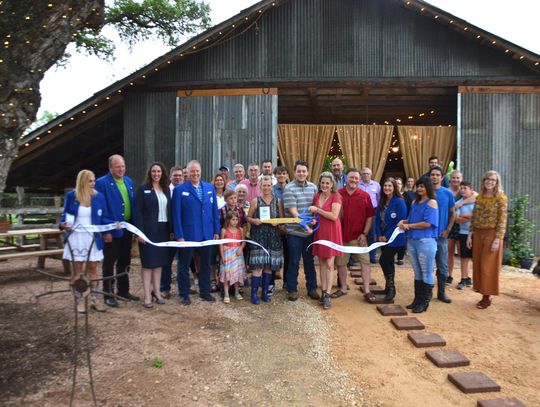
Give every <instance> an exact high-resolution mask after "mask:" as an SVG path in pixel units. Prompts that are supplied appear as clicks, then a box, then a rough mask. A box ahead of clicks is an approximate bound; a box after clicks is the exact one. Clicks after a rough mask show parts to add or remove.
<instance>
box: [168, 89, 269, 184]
mask: <svg viewBox="0 0 540 407" xmlns="http://www.w3.org/2000/svg"><path fill="white" fill-rule="evenodd" d="M176 120H177V131H176V144H175V145H176V153H175V157H176V162H177V163H178V164H179V165H185V164H187V163H188V162H189V161H190V160H193V159H196V160H199V161H200V162H201V166H202V171H203V178H204V179H211V178H212V177H213V176H214V175H215V174H216V172H217V169H218V168H219V167H220V166H221V165H223V164H224V165H227V166H228V167H229V168H230V169H231V172H232V166H233V165H234V164H236V163H242V164H244V165H247V164H249V163H251V162H255V163H260V162H261V161H262V160H264V159H271V160H273V162H274V165H275V164H276V159H277V95H258V96H194V97H182V98H178V99H177V114H176ZM246 170H247V168H246Z"/></svg>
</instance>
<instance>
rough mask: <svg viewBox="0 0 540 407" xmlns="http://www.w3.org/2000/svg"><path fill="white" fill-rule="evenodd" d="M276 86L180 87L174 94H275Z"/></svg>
mask: <svg viewBox="0 0 540 407" xmlns="http://www.w3.org/2000/svg"><path fill="white" fill-rule="evenodd" d="M277 93H278V90H277V88H246V89H242V88H239V89H195V90H193V89H180V90H178V91H177V92H176V96H178V97H180V98H187V97H191V96H252V95H277Z"/></svg>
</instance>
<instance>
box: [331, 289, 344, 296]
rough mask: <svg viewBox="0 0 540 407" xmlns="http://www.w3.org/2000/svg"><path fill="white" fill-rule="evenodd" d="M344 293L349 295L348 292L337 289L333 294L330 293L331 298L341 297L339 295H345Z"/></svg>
mask: <svg viewBox="0 0 540 407" xmlns="http://www.w3.org/2000/svg"><path fill="white" fill-rule="evenodd" d="M344 295H347V293H346V292H343V291H341V290H337V291H334V292H333V293H332V294H330V297H331V298H339V297H343V296H344Z"/></svg>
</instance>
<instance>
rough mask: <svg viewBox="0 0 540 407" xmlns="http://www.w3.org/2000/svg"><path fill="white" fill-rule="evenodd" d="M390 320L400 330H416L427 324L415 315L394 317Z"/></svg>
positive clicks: (423, 327)
mask: <svg viewBox="0 0 540 407" xmlns="http://www.w3.org/2000/svg"><path fill="white" fill-rule="evenodd" d="M390 322H392V324H394V326H395V327H396V329H397V330H399V331H414V330H417V329H425V328H426V326H425V325H424V324H423V323H422V322H420V321H419V320H418V319H417V318H415V317H403V318H392V319H390Z"/></svg>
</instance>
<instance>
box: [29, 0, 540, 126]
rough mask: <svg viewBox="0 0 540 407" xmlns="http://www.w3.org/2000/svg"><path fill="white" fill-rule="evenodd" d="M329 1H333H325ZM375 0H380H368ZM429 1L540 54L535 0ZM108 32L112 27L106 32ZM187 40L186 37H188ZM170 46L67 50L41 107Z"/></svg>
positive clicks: (234, 5)
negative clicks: (109, 54)
mask: <svg viewBox="0 0 540 407" xmlns="http://www.w3.org/2000/svg"><path fill="white" fill-rule="evenodd" d="M206 1H207V3H209V4H210V7H211V9H212V12H211V14H210V17H211V18H212V25H216V24H219V23H220V22H222V21H224V20H226V19H228V18H230V17H232V16H234V15H235V14H238V13H239V12H240V11H242V10H243V9H245V8H247V7H250V6H251V5H253V4H255V3H256V0H206ZM328 1H332V0H328ZM372 1H379V0H372ZM428 3H431V4H433V5H434V6H436V7H439V8H440V9H443V10H445V11H447V12H449V13H451V14H454V15H455V16H457V17H459V18H461V19H464V20H466V21H468V22H469V23H471V24H474V25H476V26H478V27H480V28H483V29H484V30H487V31H489V32H491V33H493V34H496V35H498V36H500V37H502V38H504V39H506V40H508V41H510V42H513V43H514V44H517V45H520V46H522V47H523V48H526V49H528V50H529V51H532V52H535V53H537V54H540V24H538V16H539V15H540V1H539V0H512V1H508V0H430V1H428ZM108 33H110V34H111V35H110V36H111V37H113V36H114V32H113V31H112V30H111V31H108ZM186 39H187V38H186ZM169 49H170V48H168V47H165V46H164V45H161V44H159V43H156V42H146V43H140V44H137V45H135V46H134V48H133V49H131V50H130V49H129V48H128V47H127V46H124V45H123V44H121V43H119V44H118V45H117V52H116V59H115V61H114V62H112V63H110V62H105V61H101V60H100V59H99V58H97V57H94V56H86V55H84V54H78V53H76V51H75V49H74V47H72V46H69V47H68V51H69V52H70V53H71V54H72V55H73V56H72V58H71V59H70V60H69V64H68V65H67V67H65V68H64V67H54V66H53V67H52V68H51V69H49V70H48V71H47V72H46V74H45V77H44V79H43V81H42V82H41V94H42V103H41V108H40V111H39V113H38V117H39V116H40V115H41V114H42V112H44V111H49V112H53V113H59V114H61V113H64V112H66V111H67V110H69V109H71V108H72V107H74V106H76V105H77V104H79V103H81V102H82V101H84V100H86V99H88V98H89V97H91V96H92V95H93V94H94V93H96V92H98V91H100V90H101V89H103V88H105V87H107V86H109V85H110V84H111V83H114V82H116V81H118V80H120V79H122V78H124V77H126V76H128V75H129V74H130V73H132V72H134V71H136V70H138V69H140V68H142V67H143V66H145V65H147V64H148V63H150V62H151V61H153V60H154V59H155V58H157V57H159V56H161V55H163V54H165V53H166V52H167V51H169Z"/></svg>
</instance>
